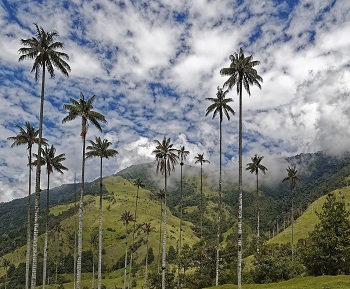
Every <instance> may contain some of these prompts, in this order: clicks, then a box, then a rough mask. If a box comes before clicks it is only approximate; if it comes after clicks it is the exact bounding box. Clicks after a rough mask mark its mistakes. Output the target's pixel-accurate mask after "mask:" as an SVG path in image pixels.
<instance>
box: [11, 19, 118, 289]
mask: <svg viewBox="0 0 350 289" xmlns="http://www.w3.org/2000/svg"><path fill="white" fill-rule="evenodd" d="M34 25H35V28H36V36H35V37H32V38H29V39H22V40H21V43H22V45H23V47H22V48H20V49H19V53H20V54H21V56H20V57H19V61H23V60H27V59H29V60H33V61H34V64H33V67H32V70H31V72H34V73H35V80H36V81H38V80H39V76H40V73H41V98H40V112H39V129H38V130H36V129H35V128H34V127H33V126H31V125H30V123H29V122H26V123H25V127H24V128H22V127H21V126H18V125H17V128H18V129H19V134H18V135H17V136H14V137H9V140H12V141H14V142H13V144H12V146H17V145H22V144H27V150H28V166H29V188H28V213H27V250H26V281H25V282H26V285H25V288H26V289H28V288H29V268H30V251H31V226H30V222H31V215H30V212H31V210H30V202H31V200H30V198H31V169H32V166H34V165H35V166H36V178H35V205H34V206H35V209H34V226H33V231H34V233H33V246H32V248H33V249H32V252H33V253H32V256H33V258H32V263H31V264H32V275H31V282H30V288H31V289H34V288H35V286H36V274H37V257H38V252H37V250H38V226H39V209H40V208H39V200H40V192H41V188H40V183H41V166H42V165H46V169H47V175H48V179H47V185H48V188H47V201H46V222H45V223H46V232H45V241H44V265H43V266H44V269H43V288H45V282H46V267H47V265H46V263H47V235H48V215H49V181H50V174H51V173H52V172H53V171H54V170H56V171H58V172H61V173H63V170H67V168H66V167H65V166H64V165H63V164H62V161H64V160H65V156H64V154H60V155H57V156H55V152H56V149H55V147H54V146H49V145H48V143H47V140H46V139H45V138H43V120H44V98H45V76H46V70H47V72H48V73H49V75H50V77H51V78H54V77H55V69H54V68H57V69H58V71H60V72H61V73H62V74H63V75H65V76H67V77H68V76H69V72H70V66H69V64H68V63H67V61H68V60H69V56H68V55H67V54H66V53H64V52H61V51H60V50H61V49H63V48H64V45H63V43H62V42H59V41H56V38H57V37H58V33H57V31H50V32H47V31H45V30H44V29H43V28H42V27H39V26H38V25H37V24H36V23H35V24H34ZM95 98H96V97H95V96H92V97H90V98H89V99H87V100H85V97H84V94H83V93H81V94H80V99H79V100H75V99H72V98H71V99H70V102H71V103H70V104H65V105H64V106H63V108H64V109H65V110H67V111H68V115H67V116H66V117H64V118H63V120H62V123H65V122H67V121H71V120H74V119H76V118H77V117H80V118H81V123H82V126H81V133H80V136H81V138H82V143H83V149H82V151H83V152H82V177H81V194H80V202H79V226H78V246H77V247H78V249H77V262H76V272H74V273H76V280H74V288H75V287H77V288H78V289H80V283H81V258H82V236H83V196H84V176H85V171H84V170H85V159H86V158H90V157H99V158H100V164H101V166H100V208H99V244H98V249H99V260H98V288H99V289H100V288H101V263H102V261H101V258H102V257H101V256H102V159H103V158H107V159H108V158H109V157H114V156H115V155H117V154H118V152H117V151H116V150H114V149H111V148H109V146H110V145H111V143H110V142H109V141H108V140H106V139H104V140H101V138H99V137H96V138H95V140H94V141H92V140H90V141H89V142H90V145H89V146H88V147H86V135H87V131H88V127H89V123H91V124H93V125H94V126H95V127H97V129H98V130H99V131H100V132H101V131H102V128H101V125H100V122H102V123H106V122H107V121H106V119H105V117H104V116H103V115H102V114H100V113H99V112H96V111H94V110H93V101H94V100H95ZM34 144H37V145H38V153H37V154H34V156H35V157H36V160H35V161H34V162H33V161H32V155H33V154H32V147H33V145H34ZM43 146H44V148H43ZM86 150H87V152H86Z"/></svg>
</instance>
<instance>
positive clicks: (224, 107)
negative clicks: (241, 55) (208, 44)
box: [205, 87, 235, 286]
mask: <svg viewBox="0 0 350 289" xmlns="http://www.w3.org/2000/svg"><path fill="white" fill-rule="evenodd" d="M227 92H228V91H227V90H226V91H223V90H222V88H220V87H218V91H217V93H216V98H212V97H209V98H206V100H209V101H210V102H212V104H211V105H209V106H208V107H207V111H206V113H205V116H208V115H209V114H210V113H213V118H215V116H216V115H217V114H219V121H220V122H219V134H220V164H219V210H218V231H217V248H216V276H215V285H216V286H218V285H219V260H220V238H221V206H222V203H221V202H222V200H221V199H222V197H221V177H222V172H221V167H222V119H223V116H224V114H225V115H226V117H227V120H230V113H231V114H232V115H234V114H235V112H234V110H233V109H232V107H231V106H230V105H229V102H232V101H233V100H232V98H226V94H227Z"/></svg>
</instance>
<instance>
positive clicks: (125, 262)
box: [123, 224, 128, 289]
mask: <svg viewBox="0 0 350 289" xmlns="http://www.w3.org/2000/svg"><path fill="white" fill-rule="evenodd" d="M125 238H126V239H125V259H124V286H123V289H125V288H126V271H127V270H126V269H127V267H128V225H127V224H125Z"/></svg>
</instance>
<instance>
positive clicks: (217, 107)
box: [205, 87, 235, 123]
mask: <svg viewBox="0 0 350 289" xmlns="http://www.w3.org/2000/svg"><path fill="white" fill-rule="evenodd" d="M217 89H218V91H217V93H216V98H213V97H208V98H206V100H209V101H210V102H212V104H211V105H209V106H208V108H207V111H206V113H205V116H207V115H208V114H209V113H211V112H213V118H215V116H216V115H217V114H219V117H220V123H222V119H223V115H224V114H225V115H226V117H227V119H228V120H230V113H232V114H235V112H234V110H233V109H232V107H231V106H230V105H229V104H228V103H229V102H232V101H233V100H232V98H226V94H227V92H228V91H227V90H225V91H223V90H222V88H220V87H218V88H217Z"/></svg>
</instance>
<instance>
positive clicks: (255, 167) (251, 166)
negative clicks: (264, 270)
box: [246, 154, 267, 252]
mask: <svg viewBox="0 0 350 289" xmlns="http://www.w3.org/2000/svg"><path fill="white" fill-rule="evenodd" d="M263 158H264V157H263V156H258V155H257V154H255V156H254V157H252V162H251V163H248V164H247V168H246V170H247V171H249V172H250V173H252V174H254V173H255V175H256V213H257V218H258V220H257V248H256V249H257V251H258V252H259V244H260V202H259V171H262V172H263V174H265V173H266V171H267V168H266V167H265V166H264V165H262V164H261V161H262V159H263Z"/></svg>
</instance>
